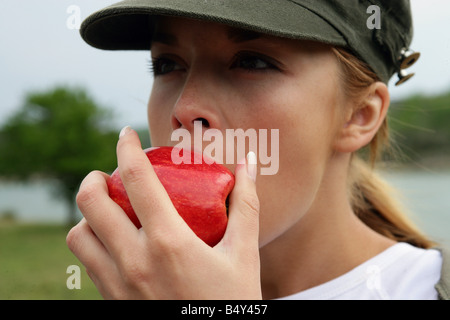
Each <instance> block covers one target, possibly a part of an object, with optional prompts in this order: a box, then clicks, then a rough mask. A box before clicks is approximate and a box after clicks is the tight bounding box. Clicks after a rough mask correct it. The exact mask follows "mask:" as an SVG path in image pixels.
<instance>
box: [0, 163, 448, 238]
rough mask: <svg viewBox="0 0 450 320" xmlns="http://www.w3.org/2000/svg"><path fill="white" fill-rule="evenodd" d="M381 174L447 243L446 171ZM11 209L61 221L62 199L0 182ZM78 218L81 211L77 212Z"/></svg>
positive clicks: (2, 205) (43, 187)
mask: <svg viewBox="0 0 450 320" xmlns="http://www.w3.org/2000/svg"><path fill="white" fill-rule="evenodd" d="M382 175H383V176H384V177H385V178H386V179H387V180H388V181H389V182H390V183H391V184H392V185H393V186H394V187H396V188H397V189H398V190H399V191H400V192H401V193H402V195H403V198H404V201H403V202H404V205H405V207H406V208H407V209H408V210H409V211H410V212H411V213H412V216H411V218H412V219H413V220H414V221H416V223H417V224H418V225H419V227H420V228H422V230H424V231H425V232H426V233H428V234H429V235H431V236H432V237H433V238H434V239H435V240H436V241H444V242H449V243H450V171H446V172H427V171H389V172H383V173H382ZM5 212H12V213H14V216H15V217H16V218H17V219H18V220H20V221H24V222H46V223H48V222H51V223H62V222H65V221H66V219H67V208H66V207H65V204H64V202H62V201H61V200H60V199H56V198H54V197H53V196H52V186H51V185H50V184H49V183H42V182H37V181H36V182H32V183H28V184H22V183H12V182H7V183H6V182H3V183H0V216H1V215H2V214H4V213H5ZM79 216H80V218H81V214H80V213H79Z"/></svg>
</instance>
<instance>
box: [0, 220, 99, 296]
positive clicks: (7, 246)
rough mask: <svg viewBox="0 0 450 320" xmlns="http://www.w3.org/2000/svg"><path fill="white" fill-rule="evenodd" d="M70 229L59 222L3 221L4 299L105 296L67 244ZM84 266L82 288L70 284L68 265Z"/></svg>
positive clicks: (0, 282) (0, 273) (0, 263)
mask: <svg viewBox="0 0 450 320" xmlns="http://www.w3.org/2000/svg"><path fill="white" fill-rule="evenodd" d="M67 232H68V229H67V228H66V227H64V226H59V225H25V224H16V223H5V222H4V223H2V222H0V299H1V300H16V299H23V300H44V299H45V300H78V299H83V300H84V299H86V300H91V299H101V296H100V294H99V293H98V292H97V289H96V288H95V286H94V284H93V283H92V281H91V280H90V279H89V277H88V275H87V274H86V272H85V269H84V267H83V265H82V264H81V263H80V262H79V261H78V260H77V259H76V257H75V256H74V255H73V254H72V253H71V252H70V250H69V249H68V248H67V245H66V240H65V239H66V235H67ZM70 265H78V266H79V267H80V269H81V289H79V290H77V289H73V290H69V289H68V288H67V286H66V281H67V278H68V277H69V276H70V274H67V273H66V270H67V267H68V266H70Z"/></svg>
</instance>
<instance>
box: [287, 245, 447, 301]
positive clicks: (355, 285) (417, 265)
mask: <svg viewBox="0 0 450 320" xmlns="http://www.w3.org/2000/svg"><path fill="white" fill-rule="evenodd" d="M441 267H442V256H441V253H440V252H439V251H438V250H434V249H428V250H425V249H420V248H416V247H414V246H412V245H410V244H407V243H402V242H400V243H396V244H395V245H393V246H391V247H389V248H388V249H386V250H385V251H383V252H381V253H380V254H378V255H377V256H375V257H373V258H372V259H370V260H368V261H366V262H364V263H363V264H361V265H359V266H357V267H356V268H354V269H353V270H351V271H349V272H347V273H345V274H343V275H342V276H340V277H338V278H336V279H333V280H331V281H329V282H326V283H324V284H321V285H319V286H316V287H313V288H310V289H307V290H305V291H302V292H299V293H296V294H293V295H290V296H287V297H283V298H281V299H282V300H325V299H326V300H378V299H392V300H430V299H437V297H438V295H437V292H436V289H435V288H434V285H435V284H436V283H437V282H438V281H439V279H440V276H441Z"/></svg>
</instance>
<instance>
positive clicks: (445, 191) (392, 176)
mask: <svg viewBox="0 0 450 320" xmlns="http://www.w3.org/2000/svg"><path fill="white" fill-rule="evenodd" d="M383 176H384V177H385V178H386V179H387V180H388V181H389V182H390V183H391V185H392V186H394V187H395V188H396V189H397V190H399V191H400V192H401V194H402V199H401V200H402V201H403V204H404V206H405V207H406V209H407V210H408V211H409V213H410V217H411V219H412V220H413V221H415V222H416V224H417V225H418V227H419V228H421V229H422V230H423V231H424V232H425V233H426V234H428V235H430V236H431V237H433V239H434V240H435V241H438V242H445V243H448V244H450V171H445V172H424V171H417V172H411V171H408V172H403V171H399V172H389V173H384V174H383Z"/></svg>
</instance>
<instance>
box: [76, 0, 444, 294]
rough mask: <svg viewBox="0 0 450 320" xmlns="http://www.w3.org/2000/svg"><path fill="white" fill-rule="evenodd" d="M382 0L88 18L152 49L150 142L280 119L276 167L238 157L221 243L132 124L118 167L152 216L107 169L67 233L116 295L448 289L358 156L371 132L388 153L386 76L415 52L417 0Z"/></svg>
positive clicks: (98, 38) (103, 40)
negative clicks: (166, 181)
mask: <svg viewBox="0 0 450 320" xmlns="http://www.w3.org/2000/svg"><path fill="white" fill-rule="evenodd" d="M378 2H379V3H378V4H377V5H375V6H374V5H371V4H370V3H369V2H367V3H365V2H364V1H356V0H355V1H347V2H345V4H342V2H340V3H337V2H334V1H306V0H305V1H261V0H258V1H256V0H253V1H225V2H224V1H203V0H202V1H200V0H199V1H184V0H183V1H182V0H178V1H175V0H171V1H167V0H166V1H155V0H147V1H145V0H142V1H123V2H122V3H119V4H117V5H114V6H111V7H110V8H106V9H105V10H102V11H99V12H97V13H95V14H93V15H92V16H90V17H89V18H88V19H87V20H86V21H85V22H84V24H83V26H82V30H81V33H82V36H83V38H84V39H85V40H86V41H87V42H88V43H90V44H91V45H93V46H96V47H99V48H103V49H142V50H151V55H152V69H153V72H154V76H155V79H154V84H153V89H152V93H151V96H150V100H149V103H148V119H149V128H150V136H151V138H152V145H154V146H163V145H174V144H175V142H173V141H172V140H171V134H172V132H173V131H174V130H177V129H186V130H188V131H190V132H192V131H193V130H194V123H195V122H196V121H200V122H201V124H202V130H203V131H207V130H208V129H217V130H219V131H220V132H225V130H226V129H229V128H233V129H238V128H240V129H243V130H247V129H250V128H253V129H256V130H259V129H263V130H272V129H276V130H278V132H279V142H278V144H277V146H278V147H279V159H278V160H279V170H278V171H277V172H276V174H273V175H258V176H257V173H258V170H257V168H258V166H259V165H260V164H255V163H256V161H255V160H257V159H255V158H256V157H255V154H254V153H252V152H250V153H249V156H248V157H247V161H242V162H240V164H226V165H227V166H228V167H229V168H230V169H231V170H232V171H233V172H235V176H236V183H235V188H234V190H233V192H232V194H231V197H230V207H229V223H228V227H227V230H226V233H225V236H224V238H223V239H222V241H221V242H220V243H219V244H217V245H216V246H215V247H213V248H211V247H208V246H206V245H205V244H204V243H202V242H201V241H200V240H199V239H198V238H197V237H196V236H195V235H193V233H192V232H190V230H189V228H188V227H187V226H186V224H185V223H184V222H183V220H182V219H181V218H180V217H179V216H178V214H177V212H176V210H175V209H174V207H173V205H172V203H171V202H170V199H169V198H168V196H167V193H166V192H165V190H164V188H163V187H162V186H161V184H160V183H159V181H158V179H157V178H156V176H155V173H154V171H153V169H152V167H151V164H149V163H148V161H147V159H146V157H145V155H144V153H143V152H142V149H141V146H140V143H139V140H138V137H137V134H136V133H135V132H134V131H133V130H132V129H130V128H129V127H126V128H124V129H123V130H122V131H121V133H120V139H119V142H118V145H117V157H118V165H119V170H120V171H121V177H122V180H123V181H124V184H125V186H126V188H127V192H128V194H129V196H130V199H131V202H132V204H133V207H134V209H135V211H136V214H137V215H138V217H139V220H140V221H141V223H142V225H143V227H142V229H139V230H137V229H136V228H135V227H134V225H133V224H132V223H131V222H130V221H129V220H128V218H127V217H126V215H125V214H124V213H123V212H122V210H121V209H120V207H118V206H117V205H116V204H115V203H114V202H113V201H112V200H111V199H110V198H109V196H108V190H107V185H106V181H107V179H108V175H106V174H105V173H102V172H97V171H96V172H92V173H91V174H89V175H88V176H87V177H86V179H85V180H84V181H83V183H82V185H81V187H80V191H79V194H78V197H77V202H78V205H79V207H80V210H81V211H82V213H83V215H84V219H83V220H82V221H81V222H80V223H79V224H78V225H77V226H76V227H74V228H73V229H72V230H71V232H70V233H69V235H68V238H67V242H68V245H69V247H70V249H71V250H72V251H73V252H74V254H75V255H76V256H77V257H78V258H79V259H80V261H81V262H82V263H83V264H84V265H85V266H86V268H87V271H88V274H89V276H90V277H91V279H92V280H93V282H94V283H95V285H96V286H97V288H98V289H99V291H100V293H101V294H102V295H103V296H104V297H105V298H119V299H123V298H150V299H235V298H236V299H260V298H264V299H274V298H290V299H436V298H445V290H446V287H445V286H446V284H445V282H443V281H442V280H441V281H440V277H441V271H442V272H444V270H446V269H445V268H442V261H443V258H442V255H441V253H440V251H438V250H435V249H432V248H431V247H432V245H433V244H432V242H431V241H429V240H428V239H427V238H426V237H425V236H423V235H422V234H421V233H420V232H419V231H417V230H416V229H415V228H414V226H412V224H411V223H410V222H409V221H408V220H407V219H406V218H405V217H404V216H403V214H402V213H401V210H399V209H398V206H397V205H396V204H395V201H394V200H393V199H391V196H390V194H389V191H388V189H386V186H385V185H383V184H382V183H381V181H380V180H379V179H378V178H376V177H375V175H374V174H373V173H372V171H371V169H370V167H369V166H368V165H367V164H365V163H364V162H363V161H362V160H361V159H360V158H359V157H358V156H357V155H356V154H355V153H356V152H357V151H358V150H360V149H362V148H363V147H365V146H367V145H370V153H371V156H372V159H373V160H374V159H375V158H376V155H377V154H378V150H379V149H380V147H381V146H382V145H383V143H385V142H386V140H387V125H386V114H387V112H388V108H389V91H388V88H387V82H388V81H389V79H390V78H391V76H392V75H393V74H394V73H396V72H398V73H399V74H401V78H402V79H405V77H404V74H403V69H404V68H405V67H408V66H409V65H411V64H413V63H414V62H415V60H416V59H417V55H410V54H408V53H406V52H407V51H408V50H407V49H408V46H409V43H410V41H411V35H412V31H411V25H412V23H411V16H410V11H409V2H408V1H396V2H395V4H394V3H393V2H388V1H378ZM370 10H373V11H370ZM367 12H369V14H368V13H367ZM370 12H372V13H373V15H371V14H370ZM377 13H378V15H377ZM377 19H379V21H376V20H377ZM370 22H373V23H370ZM203 147H205V145H203ZM270 147H271V146H268V148H269V149H270ZM225 151H226V150H225ZM255 181H256V182H255ZM142 190H146V192H145V193H143V192H142ZM439 281H440V284H439V285H438V286H437V289H436V288H435V285H436V284H437V283H438V282H439ZM438 290H439V292H438ZM447 292H448V291H447ZM447 298H448V295H447Z"/></svg>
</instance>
